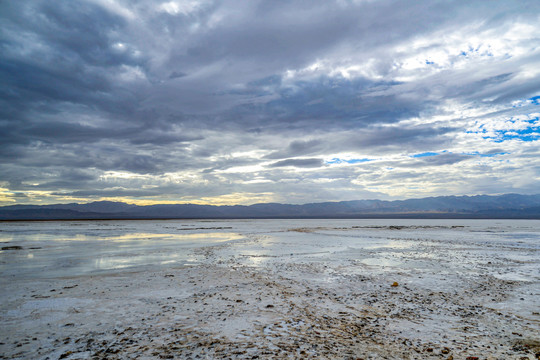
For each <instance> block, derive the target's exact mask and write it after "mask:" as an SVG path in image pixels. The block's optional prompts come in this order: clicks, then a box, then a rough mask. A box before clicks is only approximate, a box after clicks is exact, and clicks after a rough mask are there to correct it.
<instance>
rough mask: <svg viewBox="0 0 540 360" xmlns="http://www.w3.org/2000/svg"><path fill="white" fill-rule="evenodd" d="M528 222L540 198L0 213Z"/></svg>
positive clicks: (34, 208)
mask: <svg viewBox="0 0 540 360" xmlns="http://www.w3.org/2000/svg"><path fill="white" fill-rule="evenodd" d="M382 217H390V218H391V217H397V218H524V219H540V194H537V195H520V194H505V195H499V196H489V195H477V196H439V197H427V198H421V199H408V200H395V201H387V200H352V201H340V202H322V203H309V204H303V205H293V204H279V203H261V204H254V205H249V206H246V205H226V206H213V205H195V204H158V205H147V206H138V205H132V204H126V203H123V202H110V201H97V202H92V203H86V204H77V203H71V204H54V205H41V206H40V205H12V206H4V207H0V220H54V219H58V220H61V219H194V218H201V219H205V218H382Z"/></svg>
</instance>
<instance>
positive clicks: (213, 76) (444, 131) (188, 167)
mask: <svg viewBox="0 0 540 360" xmlns="http://www.w3.org/2000/svg"><path fill="white" fill-rule="evenodd" d="M190 4H191V5H192V6H191V7H189V6H186V5H185V4H184V6H181V5H180V4H177V5H178V6H177V7H176V8H175V7H174V6H173V5H174V1H173V2H171V3H170V4H169V5H168V7H167V6H163V4H161V3H156V2H151V1H143V0H140V1H124V0H117V1H111V2H101V1H93V0H84V1H79V2H70V1H56V2H50V1H46V0H30V1H11V2H9V1H8V2H1V3H0V23H1V24H2V27H1V28H2V30H1V32H0V82H2V84H3V86H2V87H0V188H1V189H3V190H1V191H3V193H0V199H4V200H2V201H5V202H6V203H7V202H9V201H10V200H6V199H15V198H17V199H27V200H24V201H30V202H31V201H37V200H39V199H41V200H43V201H46V202H50V201H54V199H59V201H64V197H65V198H66V199H67V198H69V197H74V198H85V197H91V198H99V197H130V198H133V199H139V198H140V199H142V198H151V199H156V200H157V199H159V198H160V196H162V198H163V199H167V200H170V199H178V200H183V199H184V198H194V199H197V198H201V197H204V196H222V195H223V196H226V195H228V194H229V195H230V194H236V193H253V194H256V193H272V196H273V198H274V199H280V198H281V199H287V198H292V197H291V196H292V194H294V196H295V199H296V201H298V202H304V201H309V199H310V198H312V197H317V198H318V199H321V200H337V199H347V198H348V197H349V196H351V197H358V196H359V194H363V195H364V197H370V194H373V196H372V197H379V198H382V197H389V196H397V197H400V196H401V197H406V196H418V195H419V194H424V193H425V194H429V195H433V194H444V192H443V191H444V190H442V189H443V186H442V185H440V180H437V179H436V178H435V177H434V175H433V174H431V173H428V170H426V169H430V170H429V171H431V172H432V171H434V170H433V169H435V168H436V169H437V171H440V172H441V174H444V178H445V179H454V181H455V182H456V183H460V184H467V185H461V186H463V188H462V189H461V190H460V189H459V188H453V187H452V188H451V189H449V190H448V191H451V192H453V193H466V192H468V191H475V192H482V182H485V189H486V190H485V191H486V192H488V193H498V192H503V191H506V190H509V189H512V190H513V191H515V192H519V191H520V189H523V191H525V192H531V191H533V190H532V189H534V188H535V186H536V185H538V184H537V180H536V179H538V163H537V160H536V159H538V157H537V156H535V154H536V155H538V153H539V152H540V151H539V150H538V145H537V141H528V142H526V141H521V142H520V139H519V137H518V139H517V140H516V139H514V141H503V142H500V143H494V140H493V139H494V136H493V134H497V131H507V132H511V131H514V132H515V133H517V134H518V135H519V131H525V130H523V129H527V127H528V126H529V127H531V128H534V126H533V125H534V124H535V121H538V120H537V116H536V118H535V116H534V114H535V113H538V105H537V104H535V103H533V102H528V103H527V102H526V101H527V99H530V98H532V97H533V96H538V94H540V87H539V86H538V84H539V83H540V82H539V80H540V78H539V76H540V75H539V74H538V72H537V70H536V69H538V66H540V52H538V50H537V49H539V48H540V42H539V40H538V39H537V38H536V37H535V36H536V35H535V34H536V33H537V32H538V30H540V29H539V27H538V17H537V14H538V13H539V12H540V4H539V3H538V2H537V1H532V0H531V1H522V2H520V3H519V4H516V3H514V2H507V1H496V4H493V3H492V2H489V3H488V2H483V1H467V2H462V1H456V2H432V1H420V2H415V3H414V4H413V3H408V2H395V1H386V0H384V1H377V2H363V1H360V2H357V1H335V2H334V1H323V0H320V1H319V0H316V1H313V2H311V3H310V6H309V7H306V6H305V4H304V3H303V2H299V1H292V2H287V3H284V2H265V1H250V2H238V1H232V0H230V1H223V2H218V1H212V0H201V1H194V2H192V3H190ZM531 114H533V115H531ZM516 119H517V120H516ZM535 119H536V120H535ZM527 124H529V125H527ZM501 129H502V130H501ZM473 130H474V131H473ZM531 131H532V130H531ZM535 131H536V130H535ZM486 134H487V135H486ZM490 134H491V135H490ZM488 135H490V136H491V137H490V136H488ZM443 150H448V153H443V154H441V155H438V156H432V157H424V158H415V159H411V158H410V155H412V154H417V153H421V152H441V151H443ZM474 153H478V154H484V155H491V154H500V153H507V155H505V156H506V158H505V159H506V160H507V161H508V162H510V163H512V164H513V166H514V167H513V168H512V169H511V170H509V168H504V170H503V168H502V166H503V165H502V164H501V162H499V161H498V159H497V157H496V156H495V157H474V156H470V155H463V154H474ZM333 158H338V159H342V160H348V161H350V162H347V161H341V162H332V159H333ZM367 158H369V159H370V160H372V161H371V162H369V163H364V162H362V163H359V162H356V163H355V159H356V160H358V159H367ZM268 161H273V162H272V163H271V164H269V165H264V164H268ZM456 164H459V166H460V167H461V166H463V169H462V171H461V172H459V173H456V171H455V166H454V165H456ZM298 168H302V170H301V171H296V170H295V169H298ZM387 168H402V169H404V168H407V170H408V172H407V173H405V172H403V173H391V171H392V170H388V169H387ZM480 168H481V169H482V170H481V171H480V170H479V169H480ZM367 169H369V170H367ZM310 170H311V171H310ZM409 170H410V171H409ZM503 171H506V176H507V178H509V179H510V178H511V179H525V180H519V181H514V184H515V185H512V186H514V187H512V186H510V185H507V181H504V182H503V181H502V180H501V175H500V174H503ZM482 174H484V175H482ZM401 177H404V178H405V179H413V178H414V179H416V181H424V183H425V184H428V185H426V186H424V188H423V189H420V190H417V189H415V188H414V186H413V185H411V187H410V188H406V187H403V186H401V184H400V183H399V181H400V180H399V179H400V178H401ZM377 179H379V180H377ZM458 180H459V181H458ZM392 181H394V184H398V185H400V186H399V188H400V189H402V190H400V191H398V190H397V188H396V189H392V186H391V184H392ZM508 181H510V180H508ZM497 184H500V188H498V187H497V186H498V185H497ZM377 186H378V187H377ZM302 189H305V190H302ZM497 189H498V190H497ZM32 191H33V193H32ZM39 191H42V192H48V193H47V194H48V195H36V194H38V192H39ZM422 191H423V192H422ZM2 194H4V195H2ZM314 194H317V195H314ZM24 196H26V198H24ZM39 196H44V197H43V198H39ZM17 199H15V200H16V201H19V200H17ZM66 201H67V200H66ZM245 201H248V202H249V200H245Z"/></svg>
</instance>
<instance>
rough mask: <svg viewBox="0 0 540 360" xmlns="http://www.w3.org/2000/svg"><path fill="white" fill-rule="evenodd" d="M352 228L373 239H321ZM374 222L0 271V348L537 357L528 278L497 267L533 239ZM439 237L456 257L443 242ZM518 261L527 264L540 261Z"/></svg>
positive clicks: (88, 353) (128, 353)
mask: <svg viewBox="0 0 540 360" xmlns="http://www.w3.org/2000/svg"><path fill="white" fill-rule="evenodd" d="M280 231H281V230H280ZM358 231H362V234H361V235H362V236H365V237H366V238H368V236H372V238H376V239H377V240H376V241H375V243H376V244H375V245H377V246H374V247H366V246H364V247H360V248H353V247H351V246H350V244H349V243H344V250H343V251H337V250H335V249H333V250H328V249H327V248H325V246H326V245H325V244H326V243H327V242H328V240H326V238H330V237H331V238H332V239H335V237H339V239H347V238H348V237H349V238H353V237H356V238H358V236H359V235H358V234H359V233H358ZM366 231H368V232H369V233H366ZM382 231H386V232H384V233H382V234H380V232H381V229H375V228H374V229H354V228H353V227H352V226H345V227H326V228H325V227H320V226H318V227H315V226H311V227H309V226H308V227H302V228H298V227H297V228H294V227H288V228H284V229H283V231H282V234H281V235H279V236H281V237H279V236H278V237H276V236H275V234H272V232H270V231H268V233H267V234H264V233H261V232H259V233H251V234H249V233H243V235H245V238H244V239H243V240H240V241H235V242H228V243H223V244H215V245H211V246H204V247H198V248H195V249H193V250H191V252H192V256H193V257H195V258H197V259H198V262H197V263H195V264H194V265H192V266H183V265H171V266H168V267H166V268H157V269H156V268H143V269H140V268H137V269H124V270H123V271H116V272H108V273H103V274H100V273H96V274H91V275H88V274H87V275H84V276H73V277H69V276H63V277H55V278H50V279H47V278H45V279H31V278H28V279H16V278H13V279H11V280H10V279H9V277H3V280H2V287H3V289H4V290H3V293H2V295H1V300H2V305H1V308H0V311H1V312H0V314H1V318H2V320H1V322H2V324H1V325H2V326H1V328H2V330H1V332H2V334H1V335H2V336H1V337H2V340H1V341H0V342H1V344H0V354H1V357H2V358H5V359H46V358H49V359H92V358H99V359H102V358H107V359H163V358H178V359H228V358H231V359H252V358H253V359H256V358H259V359H263V358H290V359H296V358H314V359H315V358H318V359H359V358H360V359H430V358H433V359H451V358H453V359H465V358H467V357H471V358H475V357H477V358H479V359H536V358H538V357H540V339H539V338H538V334H539V329H540V326H539V324H540V316H539V314H538V311H539V310H540V309H539V306H538V301H537V300H536V297H537V296H538V295H539V294H538V292H539V286H538V284H539V282H538V280H535V278H534V277H533V278H532V279H533V280H531V279H527V280H526V281H525V280H519V279H517V280H516V279H515V276H514V278H513V277H512V276H506V275H505V274H511V273H512V271H506V272H505V271H502V270H501V269H503V268H508V269H511V268H514V267H521V266H522V265H523V264H521V263H520V261H522V262H527V261H528V262H530V259H531V258H532V259H534V258H536V261H538V249H537V248H536V247H532V248H531V247H530V246H521V247H520V245H519V244H514V243H512V244H509V243H507V242H499V243H495V244H494V245H493V247H492V248H491V249H486V245H485V243H484V242H483V240H482V239H481V238H480V240H474V239H475V238H474V236H473V237H472V239H473V240H469V237H467V241H456V242H455V243H453V244H448V243H447V242H446V238H444V239H437V238H436V237H437V235H436V233H432V232H433V231H434V229H422V228H411V227H409V228H403V229H389V228H384V229H382ZM430 231H431V232H430ZM445 231H446V233H445V234H446V235H445V236H449V237H450V238H451V237H452V236H453V235H460V236H462V237H463V236H464V235H467V236H469V235H471V234H472V232H471V229H468V228H464V229H463V228H454V229H452V228H450V227H448V228H445ZM404 232H405V233H404ZM419 232H420V234H419ZM366 234H367V235H366ZM370 234H371V235H370ZM374 234H375V235H376V236H375V235H374ZM411 234H416V235H415V236H416V238H412V237H411ZM418 234H419V235H418ZM434 234H435V235H434ZM472 235H474V234H472ZM391 236H393V237H394V238H395V239H394V241H401V242H403V243H404V244H406V245H407V246H406V247H403V246H402V247H401V248H400V247H399V246H400V245H399V244H398V243H396V244H394V246H393V247H391V248H390V249H391V252H390V253H389V252H388V251H389V250H388V249H389V248H387V247H385V246H379V245H378V244H379V238H390V237H391ZM291 237H294V238H295V239H299V240H298V241H300V242H301V241H305V244H307V245H302V246H300V245H296V247H295V249H294V250H291V251H290V252H291V253H290V254H288V251H289V249H286V248H284V247H285V246H286V245H284V244H289V243H290V241H289V240H288V239H290V238H291ZM325 237H326V238H325ZM456 237H457V236H456ZM302 239H304V240H302ZM396 239H398V240H396ZM426 239H427V240H426ZM443 240H445V241H443ZM343 241H349V240H343ZM351 241H352V240H351ZM372 242H373V241H372ZM449 245H452V247H451V248H452V251H453V253H452V254H458V255H459V256H458V255H451V254H450V253H449V252H448V249H449ZM276 247H277V248H279V249H280V251H277V250H273V249H274V248H276ZM413 249H414V251H412V250H413ZM456 249H458V250H456ZM22 251H24V250H22ZM302 251H305V253H302ZM355 252H362V256H360V255H359V254H360V253H358V254H357V253H355ZM4 253H5V252H4ZM515 253H519V254H520V256H523V254H529V255H530V256H531V257H530V258H528V259H522V260H518V259H517V258H516V260H515V261H513V262H509V261H508V258H509V257H508V256H506V255H507V254H515ZM388 254H390V255H388ZM4 255H5V254H4ZM452 256H454V257H452ZM359 259H360V260H359ZM395 259H399V261H398V260H395ZM407 259H409V260H407ZM392 261H394V263H393V262H392ZM412 261H414V264H415V266H414V268H413V267H411V266H410V265H409V264H410V263H411V262H412ZM525 265H527V264H525ZM529 265H531V266H533V269H534V267H535V266H537V265H538V263H533V264H529ZM527 266H528V265H527ZM456 267H459V269H462V270H458V271H457V270H456ZM536 268H537V267H536ZM505 277H507V278H505ZM394 282H396V283H397V284H398V286H392V285H393V284H394Z"/></svg>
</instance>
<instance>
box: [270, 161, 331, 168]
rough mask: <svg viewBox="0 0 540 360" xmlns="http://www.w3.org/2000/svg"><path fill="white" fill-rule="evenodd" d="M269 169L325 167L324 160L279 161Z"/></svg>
mask: <svg viewBox="0 0 540 360" xmlns="http://www.w3.org/2000/svg"><path fill="white" fill-rule="evenodd" d="M268 166H269V167H286V166H293V167H299V168H314V167H321V166H323V160H322V159H287V160H281V161H277V162H275V163H272V164H270V165H268Z"/></svg>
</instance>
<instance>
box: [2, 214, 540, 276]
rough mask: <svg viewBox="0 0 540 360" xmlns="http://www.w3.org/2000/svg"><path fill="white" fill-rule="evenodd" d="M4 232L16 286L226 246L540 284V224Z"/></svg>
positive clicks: (124, 224) (24, 225) (22, 227)
mask: <svg viewBox="0 0 540 360" xmlns="http://www.w3.org/2000/svg"><path fill="white" fill-rule="evenodd" d="M0 230H1V231H0V246H1V247H2V248H4V249H7V250H2V251H0V273H1V274H2V276H3V277H6V276H8V277H12V278H13V277H15V278H20V277H23V278H26V277H29V278H32V277H62V276H79V275H84V274H92V273H96V272H103V271H109V272H115V271H122V270H126V269H127V270H137V269H139V268H145V267H146V268H147V267H153V268H155V267H158V268H159V267H167V266H182V265H189V264H198V263H200V262H201V261H208V259H204V258H203V257H201V256H200V255H197V254H196V253H195V252H194V250H196V249H203V248H206V247H214V246H215V245H218V244H223V243H227V244H228V245H229V246H226V247H225V246H224V247H220V248H218V250H219V251H218V252H217V253H216V254H217V257H214V258H212V261H219V260H224V259H226V258H227V257H230V256H239V257H240V258H241V259H243V262H244V264H245V265H249V266H264V265H265V264H269V263H272V262H276V261H279V262H281V263H283V262H284V263H288V262H290V263H302V262H312V261H319V262H320V261H325V262H331V263H336V262H339V263H341V262H342V263H344V264H346V263H348V262H351V261H352V262H354V265H355V267H356V270H362V269H363V268H362V266H363V267H367V268H369V270H370V271H385V270H387V269H388V268H392V269H394V270H395V269H396V268H400V269H401V270H403V271H410V270H417V271H422V270H423V269H426V268H433V266H434V264H437V262H438V263H440V264H445V266H444V268H445V270H446V271H454V272H459V271H480V270H481V269H482V266H487V265H491V264H494V263H497V264H501V263H504V264H505V266H502V267H499V268H496V267H495V268H492V269H491V271H490V273H491V274H492V275H493V276H495V277H498V278H500V279H505V280H517V281H538V280H539V279H540V274H539V271H540V270H539V268H540V266H539V265H540V259H539V254H540V221H531V220H225V221H222V220H220V221H211V220H203V221H193V220H164V221H146V220H142V221H61V222H13V223H10V222H4V223H0ZM13 247H20V248H17V249H19V250H15V248H13ZM214 250H215V249H214ZM434 261H435V263H434ZM348 270H349V271H350V270H351V269H348Z"/></svg>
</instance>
